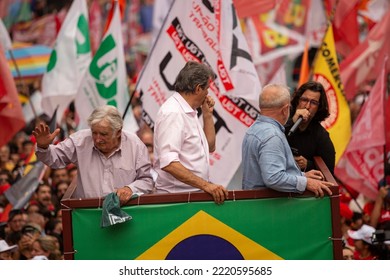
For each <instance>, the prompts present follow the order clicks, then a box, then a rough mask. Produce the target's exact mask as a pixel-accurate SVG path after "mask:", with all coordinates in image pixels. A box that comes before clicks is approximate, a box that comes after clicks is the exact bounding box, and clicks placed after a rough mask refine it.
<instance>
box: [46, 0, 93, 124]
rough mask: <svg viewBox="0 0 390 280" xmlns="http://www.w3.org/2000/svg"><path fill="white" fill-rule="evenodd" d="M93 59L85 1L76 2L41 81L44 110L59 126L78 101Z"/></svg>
mask: <svg viewBox="0 0 390 280" xmlns="http://www.w3.org/2000/svg"><path fill="white" fill-rule="evenodd" d="M91 59H92V55H91V46H90V38H89V29H88V9H87V4H86V1H85V0H75V1H73V4H72V6H71V7H70V9H69V11H68V14H67V15H66V18H65V21H64V23H63V25H62V26H61V30H60V32H59V34H58V37H57V40H56V43H55V46H54V49H53V52H52V53H51V56H50V60H49V63H48V65H47V70H46V73H45V74H44V76H43V80H42V108H43V110H44V112H45V113H46V114H47V115H48V116H52V115H53V113H54V110H55V109H56V108H57V106H59V107H58V111H57V122H58V123H60V121H61V118H62V115H63V113H64V111H65V110H66V109H67V108H68V106H69V104H70V103H71V102H72V100H73V99H74V98H75V96H76V94H77V91H78V88H79V86H80V84H81V81H82V77H83V76H84V73H85V71H86V70H87V69H88V65H89V64H90V62H91Z"/></svg>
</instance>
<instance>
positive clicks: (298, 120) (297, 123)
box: [287, 116, 303, 137]
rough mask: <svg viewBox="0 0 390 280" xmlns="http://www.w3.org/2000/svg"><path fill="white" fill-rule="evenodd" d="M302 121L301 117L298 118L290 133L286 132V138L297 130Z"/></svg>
mask: <svg viewBox="0 0 390 280" xmlns="http://www.w3.org/2000/svg"><path fill="white" fill-rule="evenodd" d="M302 121H303V118H302V116H299V118H298V119H297V121H296V122H295V123H294V125H293V126H292V127H291V129H290V131H289V132H288V134H287V137H289V136H291V134H293V133H294V132H295V130H297V128H298V126H299V125H300V124H301V122H302Z"/></svg>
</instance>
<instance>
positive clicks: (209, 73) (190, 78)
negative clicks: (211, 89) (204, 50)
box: [174, 61, 217, 93]
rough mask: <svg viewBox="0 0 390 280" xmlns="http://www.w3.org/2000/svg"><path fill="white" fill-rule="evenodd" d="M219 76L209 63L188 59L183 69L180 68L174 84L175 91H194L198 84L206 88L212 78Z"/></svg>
mask: <svg viewBox="0 0 390 280" xmlns="http://www.w3.org/2000/svg"><path fill="white" fill-rule="evenodd" d="M216 77H217V76H216V75H215V73H214V72H213V70H211V68H210V67H208V66H207V65H204V64H201V63H198V62H195V61H188V62H187V63H186V65H185V66H184V67H183V69H181V70H180V72H179V74H178V75H177V77H176V81H175V84H174V87H175V91H177V92H179V93H193V92H195V89H196V87H197V86H198V85H200V87H201V88H202V89H205V88H206V87H207V86H208V85H209V82H210V79H211V80H215V78H216Z"/></svg>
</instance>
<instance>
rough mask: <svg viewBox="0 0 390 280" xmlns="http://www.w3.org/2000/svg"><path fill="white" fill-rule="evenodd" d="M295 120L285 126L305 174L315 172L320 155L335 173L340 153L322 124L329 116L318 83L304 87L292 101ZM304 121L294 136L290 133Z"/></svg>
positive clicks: (323, 94) (292, 113)
mask: <svg viewBox="0 0 390 280" xmlns="http://www.w3.org/2000/svg"><path fill="white" fill-rule="evenodd" d="M291 107H292V108H291V117H290V119H289V120H288V122H287V123H286V125H285V128H286V131H285V133H286V135H289V136H288V137H287V140H288V142H289V144H290V147H291V149H292V150H293V153H294V157H295V160H296V162H297V164H298V165H299V167H300V168H301V170H302V171H309V170H311V169H315V166H314V157H315V156H320V157H322V159H323V160H324V162H325V164H326V165H327V167H328V168H329V170H330V172H332V174H333V170H334V165H335V156H336V152H335V149H334V146H333V143H332V140H331V139H330V137H329V133H328V132H327V131H326V130H325V128H324V127H323V126H322V125H321V122H322V121H323V120H325V119H326V118H327V117H328V116H329V107H328V100H327V98H326V93H325V89H324V87H323V86H322V85H321V84H320V83H318V82H314V81H310V82H307V83H305V84H303V85H302V86H300V87H299V88H298V89H297V90H296V91H295V93H294V95H293V97H292V101H291ZM299 118H302V121H301V124H300V125H299V126H298V129H297V130H296V131H295V132H294V133H290V134H289V131H290V129H291V127H292V126H293V125H294V123H295V122H296V121H297V120H298V119H299Z"/></svg>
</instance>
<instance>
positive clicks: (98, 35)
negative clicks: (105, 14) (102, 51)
mask: <svg viewBox="0 0 390 280" xmlns="http://www.w3.org/2000/svg"><path fill="white" fill-rule="evenodd" d="M102 22H103V19H102V10H101V8H100V5H99V2H98V1H97V0H93V1H92V3H91V6H90V8H89V30H90V33H89V34H91V49H92V53H93V54H95V52H96V50H97V49H98V48H99V45H100V40H101V39H102V37H103V28H102V26H103V25H102Z"/></svg>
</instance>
